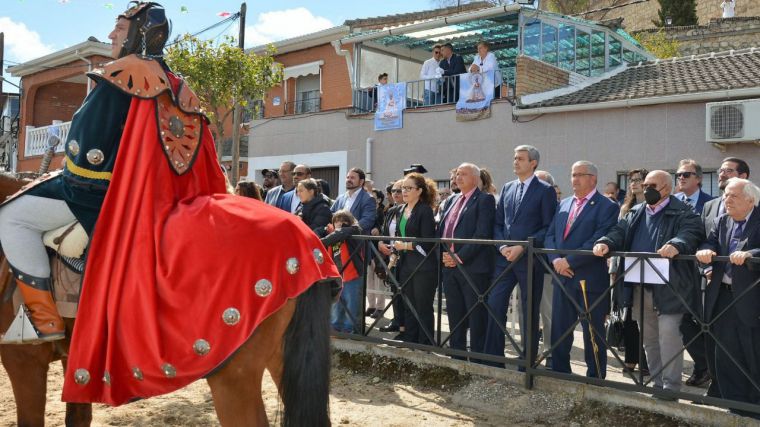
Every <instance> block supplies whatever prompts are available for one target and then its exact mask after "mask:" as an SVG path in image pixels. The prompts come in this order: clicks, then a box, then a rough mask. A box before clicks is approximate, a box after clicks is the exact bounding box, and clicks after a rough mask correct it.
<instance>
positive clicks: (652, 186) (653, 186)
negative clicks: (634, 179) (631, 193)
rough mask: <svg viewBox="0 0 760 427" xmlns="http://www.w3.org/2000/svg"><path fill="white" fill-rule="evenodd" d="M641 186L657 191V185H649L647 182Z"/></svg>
mask: <svg viewBox="0 0 760 427" xmlns="http://www.w3.org/2000/svg"><path fill="white" fill-rule="evenodd" d="M641 186H642V187H644V188H654V189H655V190H656V189H657V184H647V183H646V182H645V183H643V184H641Z"/></svg>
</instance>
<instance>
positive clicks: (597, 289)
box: [545, 161, 620, 378]
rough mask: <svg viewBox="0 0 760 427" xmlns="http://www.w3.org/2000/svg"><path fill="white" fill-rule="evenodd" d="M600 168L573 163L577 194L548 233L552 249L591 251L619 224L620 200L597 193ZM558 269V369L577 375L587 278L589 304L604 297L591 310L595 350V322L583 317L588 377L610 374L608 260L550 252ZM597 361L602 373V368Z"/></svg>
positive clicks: (555, 366) (559, 210)
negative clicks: (577, 337) (573, 354)
mask: <svg viewBox="0 0 760 427" xmlns="http://www.w3.org/2000/svg"><path fill="white" fill-rule="evenodd" d="M597 176H598V172H597V168H596V166H595V165H594V164H593V163H591V162H587V161H578V162H575V164H573V167H572V172H571V183H572V187H573V196H572V197H568V198H566V199H564V200H562V202H561V203H560V204H559V207H558V208H557V213H556V214H555V215H554V220H553V221H552V223H551V225H550V226H549V230H548V231H547V233H546V242H545V243H546V245H545V246H546V248H548V249H583V250H591V249H592V248H593V247H594V242H596V241H597V239H599V238H601V237H602V236H604V235H605V234H607V232H608V231H609V230H610V228H612V226H614V225H615V224H616V223H617V218H618V213H619V211H620V208H619V207H618V205H617V203H615V202H613V201H612V200H610V199H609V198H607V197H604V196H603V195H601V194H600V193H599V192H598V191H596V185H597ZM549 261H551V263H552V265H553V267H554V271H555V272H556V273H557V275H558V276H559V278H560V280H561V281H560V282H557V281H556V279H555V280H554V282H553V283H554V286H555V287H556V288H555V289H554V300H553V301H552V331H551V337H552V343H554V345H555V348H554V350H553V351H552V369H554V370H555V371H558V372H565V373H572V370H571V369H570V350H571V349H572V346H573V331H572V330H574V329H575V328H574V323H575V321H576V320H578V318H579V317H580V313H582V312H584V311H586V310H585V305H584V295H583V291H582V289H581V284H580V282H581V281H582V280H585V282H586V290H587V295H586V298H587V301H588V305H589V307H591V306H593V305H594V303H595V302H596V301H597V300H598V299H601V302H600V303H599V304H597V305H596V307H594V308H592V309H591V312H590V321H591V326H592V328H593V332H594V337H595V338H594V341H595V342H596V344H597V345H598V349H597V351H596V352H595V351H594V349H593V347H592V341H591V330H590V329H589V322H588V321H583V322H582V323H581V324H582V327H583V350H584V355H585V359H586V367H587V370H586V376H589V377H596V378H604V377H605V376H606V373H607V347H606V346H605V345H604V342H603V340H602V335H603V331H604V319H605V317H606V316H607V315H608V314H609V312H610V297H609V295H608V294H607V293H606V290H607V285H608V283H609V274H608V273H607V263H606V262H605V260H604V259H602V258H598V257H595V256H592V255H588V256H586V255H567V256H565V255H556V254H550V255H549ZM568 329H572V330H571V332H570V335H568V336H567V337H566V338H565V339H563V340H561V341H560V338H561V337H562V335H563V334H564V333H565V332H566V331H567V330H568ZM597 363H598V366H599V371H597Z"/></svg>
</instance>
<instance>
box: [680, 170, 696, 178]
mask: <svg viewBox="0 0 760 427" xmlns="http://www.w3.org/2000/svg"><path fill="white" fill-rule="evenodd" d="M692 176H697V173H696V172H678V173H676V178H684V179H686V178H691V177H692Z"/></svg>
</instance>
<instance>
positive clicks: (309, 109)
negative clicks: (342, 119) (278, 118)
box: [285, 96, 322, 114]
mask: <svg viewBox="0 0 760 427" xmlns="http://www.w3.org/2000/svg"><path fill="white" fill-rule="evenodd" d="M321 104H322V98H321V97H319V96H316V97H311V98H303V99H299V100H297V101H290V102H286V103H285V112H286V114H306V113H317V112H319V111H320V109H321Z"/></svg>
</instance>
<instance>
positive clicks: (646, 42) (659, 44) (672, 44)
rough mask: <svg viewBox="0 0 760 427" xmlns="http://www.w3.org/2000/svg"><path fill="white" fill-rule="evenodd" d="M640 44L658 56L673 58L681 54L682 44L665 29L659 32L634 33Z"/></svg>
mask: <svg viewBox="0 0 760 427" xmlns="http://www.w3.org/2000/svg"><path fill="white" fill-rule="evenodd" d="M633 37H634V38H635V39H636V41H638V42H639V44H640V45H641V46H642V47H643V48H644V49H646V50H648V51H649V52H651V53H653V54H654V56H656V57H658V58H672V57H674V56H680V54H679V52H678V49H679V47H680V44H679V43H678V41H677V40H675V39H670V38H668V36H667V35H666V34H665V32H664V31H663V30H659V31H657V32H649V31H642V32H639V33H636V34H633Z"/></svg>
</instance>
